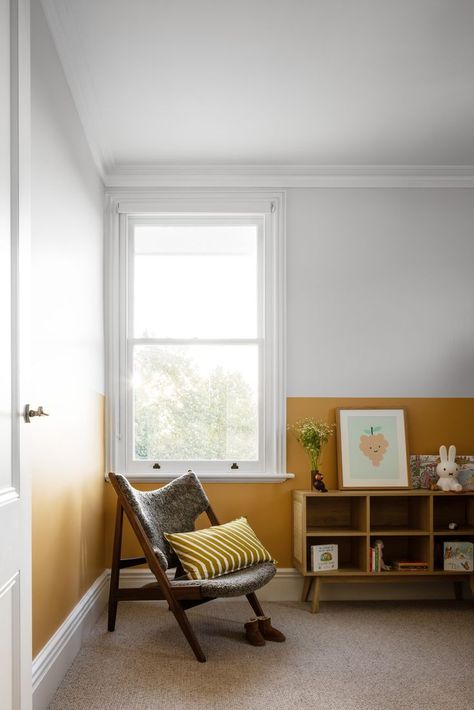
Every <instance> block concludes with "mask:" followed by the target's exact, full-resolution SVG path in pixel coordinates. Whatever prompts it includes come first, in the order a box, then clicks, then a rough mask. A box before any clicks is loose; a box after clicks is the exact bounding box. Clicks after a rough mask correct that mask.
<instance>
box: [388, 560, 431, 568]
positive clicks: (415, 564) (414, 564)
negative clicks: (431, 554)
mask: <svg viewBox="0 0 474 710" xmlns="http://www.w3.org/2000/svg"><path fill="white" fill-rule="evenodd" d="M392 566H393V569H395V570H398V571H404V570H418V571H419V570H427V569H428V562H422V561H418V560H393V562H392Z"/></svg>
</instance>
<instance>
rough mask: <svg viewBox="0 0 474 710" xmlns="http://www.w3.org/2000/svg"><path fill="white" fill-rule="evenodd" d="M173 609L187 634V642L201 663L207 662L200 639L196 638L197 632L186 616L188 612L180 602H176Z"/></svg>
mask: <svg viewBox="0 0 474 710" xmlns="http://www.w3.org/2000/svg"><path fill="white" fill-rule="evenodd" d="M171 611H172V612H173V614H174V616H175V619H176V621H177V622H178V624H179V625H180V627H181V631H182V632H183V634H184V635H185V637H186V640H187V642H188V643H189V645H190V646H191V648H192V649H193V652H194V655H195V656H196V658H197V660H198V661H199V663H205V662H206V656H205V655H204V653H203V650H202V648H201V646H200V644H199V641H198V640H197V638H196V634H195V633H194V631H193V628H192V626H191V624H190V623H189V619H188V617H187V616H186V612H185V611H184V610H183V609H182V607H181V606H180V604H179V603H176V604H175V605H174V608H172V609H171Z"/></svg>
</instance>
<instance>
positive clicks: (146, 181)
mask: <svg viewBox="0 0 474 710" xmlns="http://www.w3.org/2000/svg"><path fill="white" fill-rule="evenodd" d="M104 182H105V184H106V186H107V187H178V188H182V187H249V188H257V187H260V188H290V187H299V188H331V187H334V188H358V187H359V188H463V187H464V188H473V187H474V166H472V165H466V166H459V165H341V166H330V165H328V166H319V165H138V164H137V165H122V166H120V165H117V166H115V167H113V168H111V169H109V170H108V172H107V173H106V174H105V176H104Z"/></svg>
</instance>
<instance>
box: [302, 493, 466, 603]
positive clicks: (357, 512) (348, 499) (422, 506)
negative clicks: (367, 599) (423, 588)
mask: <svg viewBox="0 0 474 710" xmlns="http://www.w3.org/2000/svg"><path fill="white" fill-rule="evenodd" d="M450 522H456V523H458V525H459V527H458V529H457V530H450V529H449V528H448V524H449V523H450ZM375 539H381V540H383V543H384V559H385V560H391V559H405V560H417V561H423V562H426V563H427V565H428V568H427V569H426V570H419V571H418V570H417V571H412V570H410V571H399V570H394V569H392V570H390V571H387V572H371V571H370V568H369V550H370V547H371V545H373V544H374V541H375ZM450 539H451V540H463V541H469V542H474V491H472V492H471V491H469V492H463V493H457V494H456V493H443V492H441V491H428V490H396V491H382V490H377V491H375V490H374V491H328V492H327V493H316V492H312V491H293V564H294V566H295V567H296V569H297V570H298V571H299V572H301V574H302V575H303V577H304V584H303V596H302V599H303V601H307V600H308V598H309V596H310V593H311V590H312V591H313V596H312V603H311V611H312V612H313V613H314V612H316V611H319V596H320V591H321V584H322V582H323V581H324V580H325V579H327V581H330V582H331V583H335V582H337V583H341V582H368V583H369V582H379V583H380V582H405V581H407V582H408V581H409V582H413V581H414V580H420V581H425V582H426V581H433V582H434V581H440V580H445V579H449V580H450V581H452V582H453V583H454V590H455V595H456V598H458V599H459V598H461V597H462V582H463V580H465V579H468V581H469V584H470V588H471V591H472V593H473V594H474V574H473V573H470V572H458V571H446V570H444V569H443V560H442V556H441V557H440V555H439V550H440V549H442V543H443V542H445V541H448V540H450ZM319 544H321V545H323V544H337V545H338V557H339V567H338V569H337V570H333V571H324V572H313V571H312V570H311V546H312V545H319Z"/></svg>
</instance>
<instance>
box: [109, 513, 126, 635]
mask: <svg viewBox="0 0 474 710" xmlns="http://www.w3.org/2000/svg"><path fill="white" fill-rule="evenodd" d="M122 528H123V508H122V506H121V505H120V503H119V501H117V510H116V512H115V534H114V547H113V552H112V565H111V567H112V570H111V575H110V589H109V619H108V625H107V628H108V630H109V631H115V620H116V618H117V604H118V598H117V594H118V588H119V579H120V552H121V548H122Z"/></svg>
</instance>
